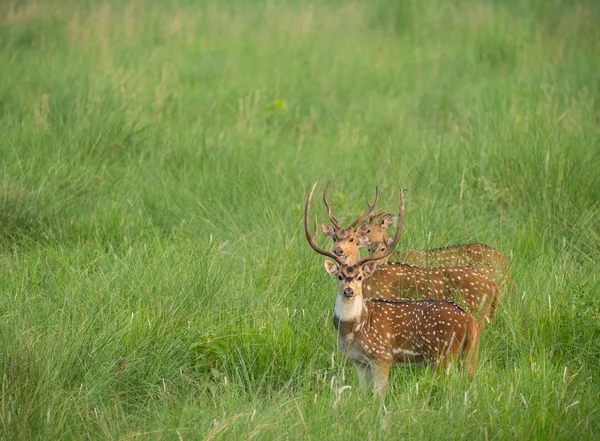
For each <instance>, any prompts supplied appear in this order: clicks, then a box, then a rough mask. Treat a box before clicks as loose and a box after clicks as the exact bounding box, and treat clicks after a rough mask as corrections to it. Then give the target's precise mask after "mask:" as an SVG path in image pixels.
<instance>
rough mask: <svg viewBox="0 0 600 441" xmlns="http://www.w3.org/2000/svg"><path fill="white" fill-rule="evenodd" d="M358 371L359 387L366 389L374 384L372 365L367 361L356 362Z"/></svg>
mask: <svg viewBox="0 0 600 441" xmlns="http://www.w3.org/2000/svg"><path fill="white" fill-rule="evenodd" d="M354 366H356V373H357V374H358V388H359V389H360V390H365V389H368V388H370V387H371V385H372V384H373V376H372V375H371V367H370V366H369V365H368V364H365V363H354Z"/></svg>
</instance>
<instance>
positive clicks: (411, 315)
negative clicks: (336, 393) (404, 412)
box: [304, 183, 479, 396]
mask: <svg viewBox="0 0 600 441" xmlns="http://www.w3.org/2000/svg"><path fill="white" fill-rule="evenodd" d="M316 186H317V183H315V184H314V185H313V187H312V189H311V191H310V193H309V195H308V198H307V200H306V206H305V211H304V230H305V233H306V238H307V240H308V243H309V244H310V246H311V247H312V248H313V249H314V250H315V251H316V252H317V253H319V254H322V255H324V256H327V257H329V258H332V259H333V260H334V261H335V263H334V262H332V261H329V260H326V261H325V269H326V270H327V272H328V273H329V274H331V275H333V276H335V277H337V278H338V280H339V286H338V294H337V298H336V303H335V311H334V325H335V327H336V329H337V331H338V346H339V347H340V349H341V350H342V352H343V353H344V355H346V357H347V358H348V359H349V360H350V361H352V362H353V363H354V365H355V366H356V369H357V372H358V377H359V383H360V386H361V387H363V388H364V387H365V386H370V387H372V388H373V389H374V390H375V392H377V393H379V394H380V395H381V396H384V395H385V392H386V390H387V383H388V375H389V370H390V367H391V365H392V364H393V363H398V364H411V363H418V362H428V363H430V364H431V365H433V366H434V367H436V368H440V369H444V370H446V372H448V370H449V369H450V367H451V366H452V364H454V363H456V362H460V363H461V365H462V366H463V367H464V368H466V370H467V373H468V374H469V376H470V377H473V376H474V375H475V371H476V368H477V353H478V347H479V327H478V325H477V321H476V320H475V319H474V318H473V317H472V316H471V315H470V314H469V313H467V312H466V311H465V310H463V309H462V308H461V307H459V306H458V305H457V304H455V303H453V302H449V301H445V300H421V301H412V302H398V301H393V300H386V299H382V298H365V296H364V293H363V289H364V287H365V285H367V284H368V283H369V281H370V280H371V279H372V278H373V276H374V275H375V274H376V273H377V260H379V259H383V258H385V257H387V255H389V254H390V253H391V252H392V250H393V249H394V247H395V246H396V245H397V244H398V240H399V239H400V233H401V231H402V223H403V215H404V192H403V191H402V190H401V191H400V215H399V221H398V229H397V230H396V234H395V236H394V241H393V243H392V245H393V246H390V247H389V248H388V250H386V251H376V252H375V253H371V254H369V255H368V256H366V257H364V258H362V259H359V260H357V261H356V262H354V263H352V264H348V263H346V260H345V259H344V258H343V257H341V256H339V255H337V254H334V253H332V252H330V251H325V250H323V249H321V248H320V247H319V246H318V245H317V244H316V238H317V235H318V232H319V231H318V224H317V221H316V220H315V233H314V236H313V235H312V233H311V232H310V228H309V218H310V215H309V211H310V202H311V199H312V195H313V193H314V190H315V187H316Z"/></svg>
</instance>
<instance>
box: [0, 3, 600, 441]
mask: <svg viewBox="0 0 600 441" xmlns="http://www.w3.org/2000/svg"><path fill="white" fill-rule="evenodd" d="M598 23H600V3H598V2H596V1H594V0H587V1H586V0H581V1H568V0H553V1H546V0H505V1H501V0H487V1H485V0H452V1H451V0H429V1H417V0H407V1H403V2H391V1H390V2H385V1H367V0H355V1H341V0H340V1H333V0H332V1H320V2H313V3H305V2H295V1H291V0H290V1H284V0H272V1H255V2H243V1H233V0H227V1H226V0H207V1H203V2H192V1H185V0H177V1H175V0H174V1H171V2H161V1H158V0H148V1H140V0H131V1H124V2H121V1H116V0H115V1H108V2H97V1H92V0H89V1H82V0H79V1H77V0H65V1H58V0H57V1H49V0H48V1H44V0H39V1H35V0H30V1H27V0H23V1H14V2H8V1H3V2H1V3H0V66H2V67H1V69H0V79H1V80H0V369H1V370H2V388H1V399H0V439H6V440H9V439H10V440H14V439H49V440H50V439H52V440H54V439H69V440H72V439H115V440H117V439H118V440H136V439H157V440H163V439H164V440H188V439H207V440H210V439H213V440H217V439H240V440H242V439H256V440H265V439H273V440H283V439H311V440H341V439H362V440H365V439H366V440H378V439H407V440H421V439H422V440H432V439H465V440H486V441H487V440H505V439H519V440H522V439H537V440H568V439H574V440H578V441H580V440H587V439H590V440H591V439H597V438H598V436H600V367H599V360H600V292H599V291H600V278H599V275H598V273H599V267H600V204H599V201H600V160H599V156H600V44H599V42H600V26H599V25H598ZM316 180H319V181H320V183H321V184H320V187H319V189H320V190H321V191H322V189H323V186H324V184H325V183H326V182H327V181H328V180H331V181H332V189H331V192H330V194H331V195H332V198H333V199H334V200H335V201H336V202H337V206H336V207H337V212H338V213H339V214H340V215H341V217H342V222H343V223H348V222H349V221H350V220H351V218H353V217H355V216H357V215H358V213H359V212H360V210H361V209H362V208H363V207H364V201H365V200H366V199H367V198H370V199H372V198H373V194H374V187H375V185H379V186H380V189H381V190H382V196H381V202H380V206H381V207H383V208H387V209H388V210H395V209H396V208H395V207H397V203H398V201H397V199H398V197H397V194H398V189H399V188H400V186H402V187H404V188H406V189H407V190H408V191H407V193H406V216H405V225H404V232H403V235H402V239H401V242H400V247H401V248H409V247H416V248H426V247H437V246H444V245H447V244H453V243H464V242H469V241H479V242H484V243H487V244H490V245H492V246H494V247H496V248H498V249H500V250H501V251H502V252H504V253H505V254H506V255H507V256H508V257H509V258H510V259H511V262H512V265H513V272H514V274H515V280H516V282H517V284H518V286H519V292H518V294H516V295H512V296H509V297H507V298H505V300H504V302H503V303H502V304H501V305H500V308H499V311H498V314H497V316H496V318H495V319H494V321H493V322H492V324H491V325H490V326H489V327H488V328H487V329H486V330H485V332H484V333H483V335H482V340H481V348H480V362H479V367H478V376H477V379H476V381H475V382H473V383H471V382H469V381H468V379H467V378H466V376H464V375H462V374H461V373H460V371H456V372H454V373H453V374H452V375H450V377H449V378H447V379H444V378H440V377H439V376H437V375H436V374H435V373H434V372H432V371H431V370H429V369H425V368H412V369H409V368H402V367H397V368H393V369H392V375H391V379H390V390H389V392H388V394H387V396H386V399H385V401H384V402H383V403H381V402H380V401H378V400H377V399H376V398H374V397H372V396H370V395H369V394H361V393H359V392H358V390H357V385H358V381H357V377H356V373H355V371H354V367H353V365H352V364H350V363H349V362H347V361H345V359H344V357H343V356H342V354H341V353H340V352H339V351H338V350H337V346H336V336H335V330H334V328H333V324H332V314H333V306H334V302H335V294H336V291H337V284H336V281H335V280H334V279H333V278H332V277H330V276H329V275H328V274H326V272H325V270H324V269H323V260H324V259H323V257H322V256H319V255H317V254H316V253H315V252H314V251H312V250H311V249H310V247H309V246H308V244H307V242H306V239H305V237H304V232H303V228H302V222H301V221H302V213H303V203H304V200H305V198H306V195H307V193H308V190H309V188H310V186H311V185H312V183H313V182H314V181H316ZM313 211H314V212H315V213H318V214H319V215H320V217H321V219H323V218H325V216H326V214H325V210H324V209H323V207H322V204H321V203H319V202H318V201H317V203H316V204H315V205H314V208H313ZM320 240H321V242H320V243H321V244H322V245H323V246H324V245H325V244H327V245H328V246H330V245H331V244H330V243H327V242H325V241H324V239H323V237H321V239H320ZM347 385H348V386H351V388H350V389H348V388H345V389H344V386H347Z"/></svg>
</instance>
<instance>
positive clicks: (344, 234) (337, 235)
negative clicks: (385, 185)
mask: <svg viewBox="0 0 600 441" xmlns="http://www.w3.org/2000/svg"><path fill="white" fill-rule="evenodd" d="M330 184H331V182H328V183H327V186H326V187H325V190H324V191H323V202H324V203H325V207H326V208H327V214H328V215H329V220H330V221H331V223H332V224H333V225H330V224H328V223H327V222H321V229H322V230H323V233H324V234H325V236H327V237H329V238H330V239H332V240H333V246H334V248H333V252H334V253H335V254H336V255H337V256H340V257H343V258H344V259H345V261H346V263H353V262H356V261H357V260H358V259H360V251H359V249H358V248H359V247H358V244H359V242H360V241H363V242H364V245H366V244H367V242H365V241H366V240H367V236H366V234H361V235H357V234H356V226H357V225H358V224H360V223H361V222H364V221H365V220H367V219H368V218H369V216H371V215H372V213H373V210H374V209H375V206H376V205H377V202H379V188H378V187H375V202H373V205H370V204H369V202H368V201H367V206H368V207H369V212H368V213H367V214H366V215H364V216H363V214H364V211H363V212H362V213H361V215H360V216H359V217H358V219H356V220H355V221H354V222H352V224H350V226H349V227H348V228H343V227H342V226H341V224H340V221H338V220H337V219H336V217H335V216H334V215H333V212H332V209H331V207H332V205H333V204H331V203H329V202H327V190H328V189H329V185H330Z"/></svg>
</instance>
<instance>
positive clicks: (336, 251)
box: [333, 247, 343, 256]
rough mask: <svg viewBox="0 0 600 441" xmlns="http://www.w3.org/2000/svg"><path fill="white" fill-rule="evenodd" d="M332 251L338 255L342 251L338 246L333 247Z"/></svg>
mask: <svg viewBox="0 0 600 441" xmlns="http://www.w3.org/2000/svg"><path fill="white" fill-rule="evenodd" d="M333 252H334V253H335V254H337V255H338V256H341V255H342V253H343V251H342V249H341V248H340V247H335V249H334V250H333Z"/></svg>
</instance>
